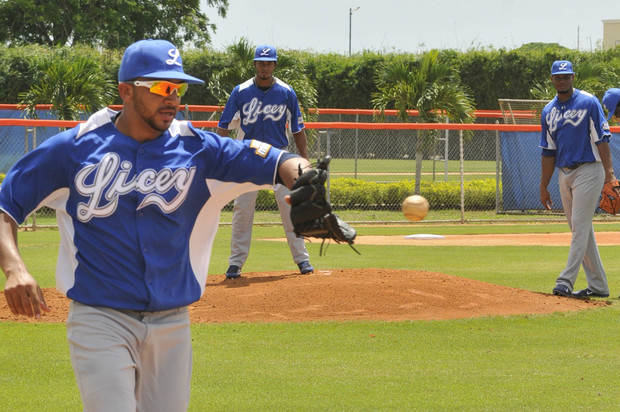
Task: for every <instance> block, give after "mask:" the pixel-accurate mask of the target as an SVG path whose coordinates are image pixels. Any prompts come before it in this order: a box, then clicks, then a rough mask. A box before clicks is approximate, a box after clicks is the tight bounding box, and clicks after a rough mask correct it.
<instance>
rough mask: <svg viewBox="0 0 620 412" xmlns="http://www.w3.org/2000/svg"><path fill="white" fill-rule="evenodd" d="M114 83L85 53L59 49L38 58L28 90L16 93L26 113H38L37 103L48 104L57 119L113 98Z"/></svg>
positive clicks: (71, 116)
mask: <svg viewBox="0 0 620 412" xmlns="http://www.w3.org/2000/svg"><path fill="white" fill-rule="evenodd" d="M115 96H116V83H115V82H114V81H112V80H109V79H106V78H105V77H104V76H103V72H102V70H101V68H100V67H99V65H98V64H97V63H96V62H94V61H93V60H92V59H90V58H88V57H87V56H84V55H77V56H76V55H70V53H69V51H68V49H65V48H63V49H59V50H58V51H57V53H56V54H55V55H54V56H53V58H51V59H47V60H43V61H41V62H40V66H39V70H38V71H37V78H36V80H35V81H34V83H33V85H32V86H31V88H30V89H29V90H28V91H27V92H23V93H20V94H19V99H20V104H22V105H24V106H25V107H26V115H27V116H28V117H30V118H35V119H36V117H37V114H36V111H35V109H36V105H37V104H51V105H52V109H51V111H52V113H53V114H54V115H55V117H56V118H57V119H59V120H78V119H79V118H80V114H82V113H84V114H89V113H92V112H94V111H96V110H98V109H101V108H103V107H105V106H107V105H108V104H111V103H112V102H113V101H114V98H115Z"/></svg>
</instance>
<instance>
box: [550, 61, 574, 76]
mask: <svg viewBox="0 0 620 412" xmlns="http://www.w3.org/2000/svg"><path fill="white" fill-rule="evenodd" d="M554 74H575V72H574V71H573V63H571V62H569V61H568V60H556V61H554V62H553V64H552V65H551V75H554Z"/></svg>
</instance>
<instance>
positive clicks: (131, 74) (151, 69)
mask: <svg viewBox="0 0 620 412" xmlns="http://www.w3.org/2000/svg"><path fill="white" fill-rule="evenodd" d="M138 77H146V78H147V79H172V80H183V81H185V82H187V83H198V84H203V83H204V81H202V80H200V79H198V78H196V77H193V76H190V75H188V74H185V72H183V59H181V52H180V51H179V49H177V48H176V46H175V45H174V44H172V43H170V42H169V41H167V40H153V39H148V40H140V41H137V42H135V43H133V44H131V45H130V46H129V47H127V49H126V50H125V54H124V55H123V59H122V60H121V67H120V68H119V69H118V81H119V82H126V81H129V80H133V79H137V78H138Z"/></svg>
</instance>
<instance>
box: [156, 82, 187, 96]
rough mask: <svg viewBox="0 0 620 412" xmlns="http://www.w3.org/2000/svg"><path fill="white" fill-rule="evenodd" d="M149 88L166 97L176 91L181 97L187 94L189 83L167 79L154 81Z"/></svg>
mask: <svg viewBox="0 0 620 412" xmlns="http://www.w3.org/2000/svg"><path fill="white" fill-rule="evenodd" d="M149 90H150V91H151V93H155V94H158V95H160V96H164V97H168V96H170V95H171V94H172V93H173V92H174V91H176V92H177V96H179V97H181V96H183V95H184V94H185V92H187V83H172V82H165V81H160V82H154V83H153V85H152V86H151V88H150V89H149Z"/></svg>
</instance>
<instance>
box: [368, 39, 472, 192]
mask: <svg viewBox="0 0 620 412" xmlns="http://www.w3.org/2000/svg"><path fill="white" fill-rule="evenodd" d="M438 55H439V53H438V51H437V50H431V51H429V52H427V53H424V54H423V55H422V56H421V57H420V58H418V59H416V60H413V61H412V60H405V59H401V60H398V61H395V62H393V63H392V64H385V63H384V64H382V65H381V67H380V69H379V70H378V72H377V75H376V78H375V82H376V85H377V90H378V91H377V92H375V93H373V98H372V103H373V106H374V108H375V109H378V110H380V111H381V113H383V112H384V111H385V109H390V108H394V109H397V110H398V117H399V118H400V120H401V121H403V122H407V121H410V119H411V117H410V116H408V114H407V110H412V109H415V110H418V111H419V116H418V119H419V120H420V122H423V123H439V122H442V121H444V120H445V117H446V116H447V117H448V118H449V119H450V121H451V122H453V123H454V122H456V123H459V122H460V123H471V122H473V112H474V103H473V100H472V99H471V97H470V96H469V94H468V93H467V92H466V91H465V89H464V87H463V86H462V85H461V84H460V80H459V78H458V76H457V74H456V72H455V70H454V69H453V68H452V66H450V65H448V64H446V63H442V62H440V61H439V59H438ZM436 137H437V131H436V130H418V138H417V139H416V151H415V152H416V178H415V193H416V194H419V193H420V177H421V175H422V159H423V155H424V151H425V150H428V149H429V147H430V146H432V144H433V142H434V141H435V138H436Z"/></svg>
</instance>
